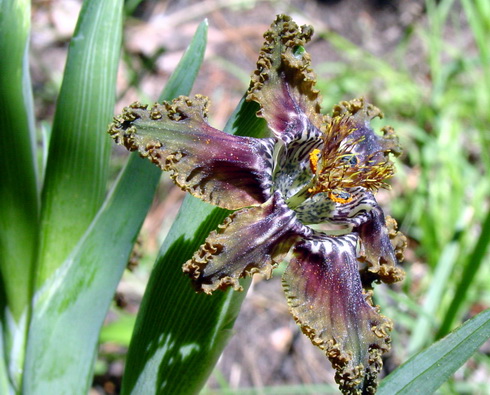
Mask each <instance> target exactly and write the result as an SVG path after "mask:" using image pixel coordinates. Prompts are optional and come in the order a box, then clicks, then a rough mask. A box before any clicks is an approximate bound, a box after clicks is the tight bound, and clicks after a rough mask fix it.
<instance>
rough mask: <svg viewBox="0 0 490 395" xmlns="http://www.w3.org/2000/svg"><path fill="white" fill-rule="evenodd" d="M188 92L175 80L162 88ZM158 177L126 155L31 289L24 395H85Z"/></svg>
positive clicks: (183, 68)
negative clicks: (76, 237)
mask: <svg viewBox="0 0 490 395" xmlns="http://www.w3.org/2000/svg"><path fill="white" fill-rule="evenodd" d="M206 27H207V26H206V24H202V25H201V26H200V28H199V30H198V33H196V38H195V39H194V41H193V45H194V46H192V45H191V47H192V50H191V51H188V53H186V55H185V56H184V58H183V60H182V61H181V63H179V66H178V68H177V72H176V75H177V76H178V77H179V78H181V82H182V86H184V87H187V88H186V89H190V86H192V81H193V80H194V79H195V76H196V74H197V71H198V69H199V67H200V62H195V59H193V60H192V62H189V61H188V59H189V57H193V58H196V57H197V58H198V59H201V60H202V57H203V53H204V45H202V42H203V41H204V42H205V33H206ZM196 43H198V44H199V45H197V44H196ZM171 80H172V79H171ZM173 80H175V78H173ZM189 80H190V82H189ZM186 93H188V91H185V90H183V89H182V88H181V87H178V86H175V84H173V85H172V84H171V85H169V86H168V89H166V90H165V92H164V94H165V95H178V94H186ZM160 174H161V172H160V171H159V170H158V169H157V168H155V167H154V166H151V164H150V163H149V162H148V161H146V160H144V159H141V158H139V157H138V156H136V155H132V156H131V158H130V159H129V161H128V163H127V165H126V167H125V169H124V170H123V172H122V174H121V176H120V179H119V180H118V181H117V183H116V186H115V188H114V190H113V192H112V193H111V195H110V196H109V198H108V199H107V200H106V202H105V204H104V205H103V207H102V208H101V210H100V211H99V213H98V215H97V216H96V218H95V219H94V221H93V223H92V224H91V226H90V227H89V229H88V230H87V231H86V233H85V235H84V237H83V238H82V239H81V240H80V242H79V244H78V245H77V246H76V248H75V249H74V250H73V252H72V253H71V254H70V256H69V257H68V259H66V260H65V262H64V263H63V264H62V266H60V267H59V268H58V269H57V270H56V271H55V272H54V273H53V275H52V276H51V277H50V278H49V279H48V280H47V281H46V282H45V284H44V285H43V286H42V288H40V289H39V291H38V292H37V293H36V295H35V304H34V309H33V317H32V323H31V327H30V333H29V335H30V336H29V344H28V345H29V347H28V350H27V358H26V360H27V362H26V366H25V374H24V382H23V390H24V393H25V394H64V393H66V394H86V393H87V392H88V387H89V385H90V383H91V379H92V369H93V360H94V358H95V355H96V349H97V341H98V338H99V332H100V328H101V326H102V324H103V321H104V318H105V315H106V313H107V310H108V308H109V305H110V302H111V300H112V297H113V295H114V291H115V288H116V286H117V284H118V282H119V280H120V278H121V275H122V272H123V270H124V268H125V266H126V263H127V262H128V258H129V255H130V253H131V250H132V246H133V244H134V241H135V239H136V237H137V235H138V232H139V229H140V227H141V224H142V222H143V220H144V217H145V215H146V213H147V211H148V209H149V207H150V204H151V201H152V198H153V195H154V190H155V187H156V185H157V183H158V180H159V178H160ZM60 345H61V346H60Z"/></svg>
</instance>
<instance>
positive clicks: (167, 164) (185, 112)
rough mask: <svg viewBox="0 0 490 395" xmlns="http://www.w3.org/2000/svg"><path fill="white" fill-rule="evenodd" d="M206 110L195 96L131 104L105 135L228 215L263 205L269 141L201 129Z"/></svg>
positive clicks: (268, 172) (204, 101) (267, 187)
mask: <svg viewBox="0 0 490 395" xmlns="http://www.w3.org/2000/svg"><path fill="white" fill-rule="evenodd" d="M207 108H208V100H207V98H206V97H204V96H201V95H196V96H195V97H194V99H190V98H188V97H184V96H181V97H179V98H177V99H175V100H174V101H172V102H171V103H169V102H163V103H161V104H160V103H156V104H154V105H153V106H152V107H148V106H145V105H141V104H139V103H134V104H132V105H131V106H129V107H126V108H125V109H124V111H123V113H122V115H120V116H118V117H115V118H114V122H113V123H112V124H111V125H110V126H109V131H108V132H109V134H110V135H111V136H112V137H113V139H114V140H115V141H116V142H117V143H118V144H121V145H124V146H125V147H126V148H127V149H128V150H130V151H136V150H137V151H139V153H140V155H141V156H143V157H148V159H150V160H151V161H152V162H153V163H155V164H156V165H158V166H159V167H160V168H161V169H162V170H169V171H170V172H171V177H172V178H173V180H174V181H175V183H176V184H177V185H179V186H180V187H181V188H182V189H183V190H185V191H188V192H190V193H191V194H192V195H194V196H196V197H198V198H200V199H202V200H204V201H206V202H209V203H212V204H215V205H217V206H219V207H222V208H226V209H230V210H235V209H239V208H242V207H247V206H251V205H257V204H262V203H264V202H265V201H266V200H267V199H268V198H269V197H270V195H271V194H270V187H271V172H272V150H273V141H272V139H255V138H251V137H239V136H233V135H231V134H227V133H224V132H221V131H219V130H217V129H214V128H212V127H211V126H209V125H208V124H207V123H206V116H207Z"/></svg>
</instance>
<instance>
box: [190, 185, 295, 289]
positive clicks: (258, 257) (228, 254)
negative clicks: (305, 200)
mask: <svg viewBox="0 0 490 395" xmlns="http://www.w3.org/2000/svg"><path fill="white" fill-rule="evenodd" d="M297 227H301V225H300V224H299V223H297V221H296V217H295V215H294V212H293V211H292V210H290V209H289V208H288V207H287V206H286V204H285V203H284V201H283V200H282V198H281V196H280V193H279V192H276V193H275V194H274V195H273V196H272V197H271V198H270V199H269V200H268V201H267V202H266V203H264V204H263V205H261V206H257V207H250V208H246V209H242V210H239V211H236V212H234V213H233V214H231V215H230V216H229V217H228V218H226V219H225V221H224V223H223V224H222V225H220V226H219V228H218V229H217V230H216V231H213V232H211V234H210V235H209V236H208V238H207V239H206V241H205V243H204V244H203V245H202V246H201V247H200V248H199V250H198V251H197V252H196V253H195V254H194V256H193V257H192V259H191V260H189V261H188V262H186V263H185V264H184V272H185V273H188V274H189V275H190V276H191V278H192V279H193V280H194V284H195V286H196V289H197V290H198V291H204V292H206V293H211V292H213V291H214V290H216V289H225V288H227V287H228V286H232V287H233V288H234V289H235V290H241V286H240V284H239V282H238V279H239V278H241V277H245V276H247V275H251V274H254V273H261V274H263V275H264V276H266V277H267V278H269V277H270V276H271V273H272V269H273V267H274V266H275V264H277V263H279V262H280V261H281V260H282V259H283V258H284V256H285V254H287V252H288V251H289V249H290V248H291V246H292V244H293V243H294V241H295V240H296V239H297V235H296V229H297Z"/></svg>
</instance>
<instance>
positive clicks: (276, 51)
mask: <svg viewBox="0 0 490 395" xmlns="http://www.w3.org/2000/svg"><path fill="white" fill-rule="evenodd" d="M312 34H313V29H312V27H311V26H306V25H305V26H302V27H301V28H300V27H298V25H296V23H294V22H293V21H292V20H291V18H290V17H288V16H286V15H279V16H278V17H277V18H276V20H275V21H274V23H273V24H272V25H271V28H270V29H269V30H268V31H267V32H266V33H265V34H264V37H265V40H266V41H265V43H264V45H263V47H262V50H261V52H260V55H259V60H258V61H257V70H256V71H255V72H254V74H253V75H252V82H251V84H250V88H249V91H248V96H247V99H248V100H254V101H256V102H257V103H259V105H260V107H261V110H260V111H259V114H258V115H260V116H262V117H264V118H265V119H266V120H267V123H268V125H269V128H270V129H271V130H272V131H273V132H274V134H275V135H276V137H278V138H281V139H285V140H286V141H287V140H288V139H289V138H291V136H294V135H295V134H296V133H302V132H303V131H304V130H306V129H308V128H312V127H313V125H314V126H315V127H316V128H318V129H320V128H321V126H322V124H323V123H324V120H323V118H324V117H323V116H322V115H321V114H320V102H321V99H320V96H319V92H318V90H317V89H315V87H314V85H315V79H316V76H315V74H314V72H313V70H312V69H311V60H310V55H309V54H308V53H307V52H306V51H305V50H304V47H303V46H304V45H305V44H306V43H307V42H308V41H309V40H310V38H311V35H312ZM310 123H312V124H313V125H311V126H308V124H310Z"/></svg>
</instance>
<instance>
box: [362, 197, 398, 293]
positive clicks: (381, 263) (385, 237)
mask: <svg viewBox="0 0 490 395" xmlns="http://www.w3.org/2000/svg"><path fill="white" fill-rule="evenodd" d="M355 231H357V232H358V233H359V236H360V239H361V246H362V248H361V254H360V255H361V256H360V259H361V260H362V261H364V262H366V263H367V267H366V268H365V270H364V271H363V273H362V274H363V281H364V283H365V285H366V286H370V284H371V282H372V281H375V280H381V281H383V282H385V283H394V282H398V281H401V280H403V277H404V272H403V270H402V269H401V268H400V267H398V266H397V264H398V262H399V261H401V260H403V251H404V249H405V247H406V244H407V241H406V238H405V236H404V235H403V234H402V233H401V232H398V231H397V229H396V221H395V220H394V219H393V218H391V217H387V218H386V221H385V217H384V215H383V211H382V210H381V208H380V207H379V206H376V207H375V208H374V209H373V210H371V211H370V212H369V220H368V221H366V222H364V223H363V224H362V225H360V226H359V227H358V228H356V229H355Z"/></svg>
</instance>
